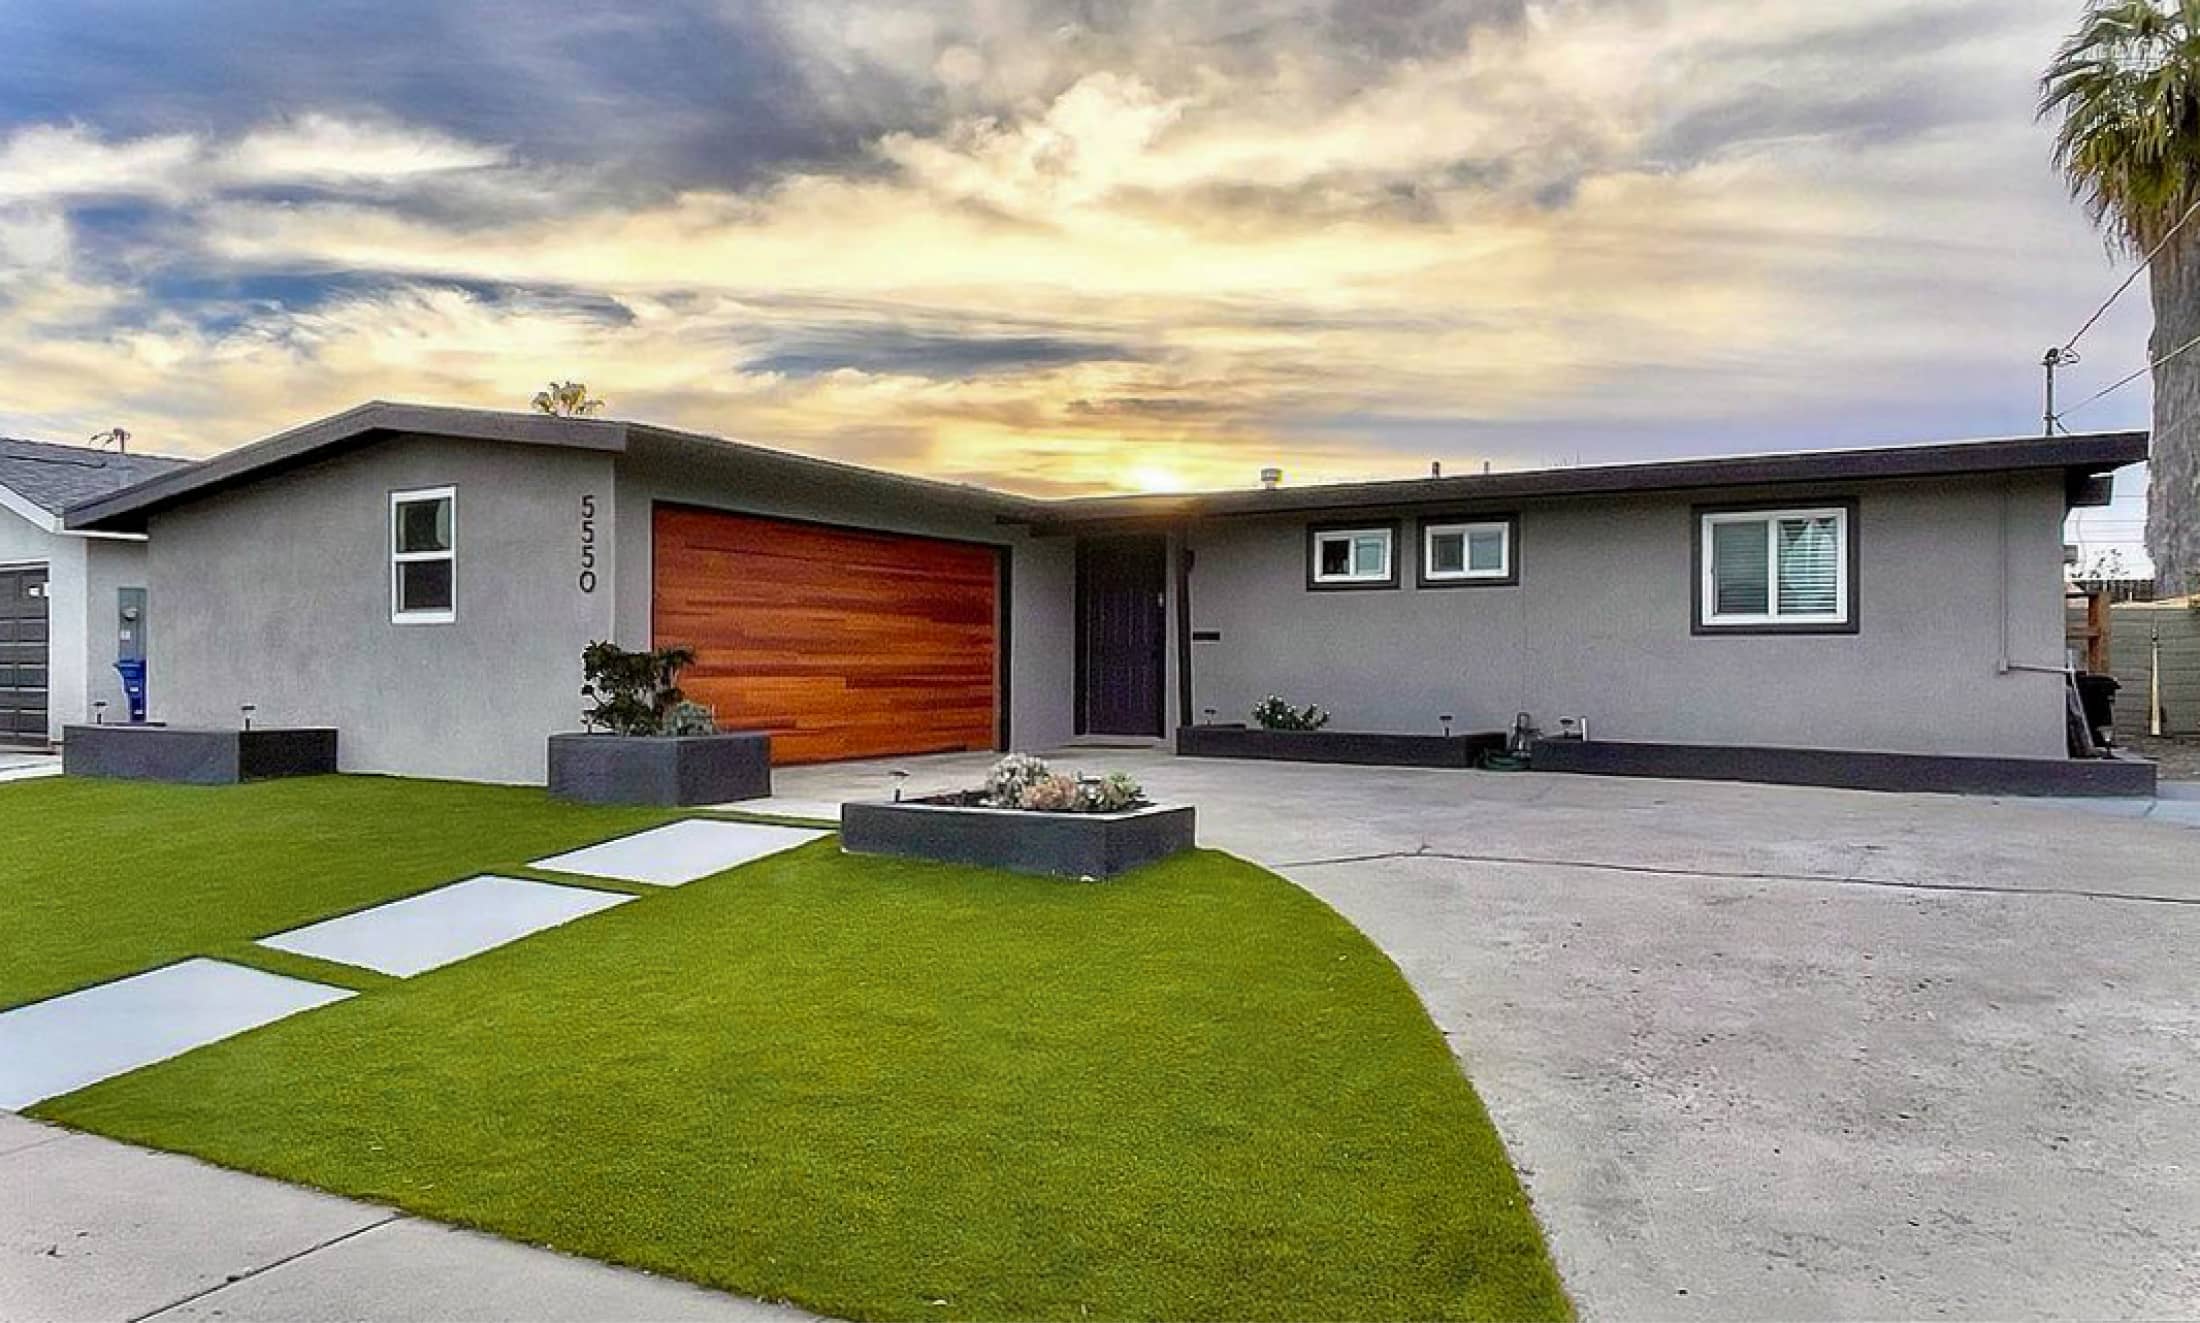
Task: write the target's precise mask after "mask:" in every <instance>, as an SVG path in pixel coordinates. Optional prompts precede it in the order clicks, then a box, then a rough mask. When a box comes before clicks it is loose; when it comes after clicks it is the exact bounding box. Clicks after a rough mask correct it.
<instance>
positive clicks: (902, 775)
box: [887, 767, 909, 804]
mask: <svg viewBox="0 0 2200 1323" xmlns="http://www.w3.org/2000/svg"><path fill="white" fill-rule="evenodd" d="M887 775H888V776H890V777H892V778H894V802H895V803H896V804H899V803H900V802H901V783H902V782H904V781H906V780H908V779H909V773H907V772H905V771H903V770H902V769H900V768H899V767H897V768H895V769H894V770H892V771H890V772H888V773H887Z"/></svg>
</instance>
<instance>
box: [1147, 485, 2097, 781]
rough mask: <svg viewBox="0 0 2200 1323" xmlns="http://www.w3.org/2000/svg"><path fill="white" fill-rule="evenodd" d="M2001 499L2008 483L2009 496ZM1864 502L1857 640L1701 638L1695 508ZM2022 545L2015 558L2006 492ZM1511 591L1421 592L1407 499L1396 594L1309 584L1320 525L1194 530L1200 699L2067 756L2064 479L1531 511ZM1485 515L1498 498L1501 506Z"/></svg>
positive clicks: (1713, 738) (1829, 744) (1226, 705)
mask: <svg viewBox="0 0 2200 1323" xmlns="http://www.w3.org/2000/svg"><path fill="white" fill-rule="evenodd" d="M2005 492H2006V496H2005ZM1832 496H1855V497H1856V498H1857V499H1858V501H1859V506H1858V511H1857V536H1858V537H1859V538H1860V542H1859V544H1858V549H1859V561H1858V575H1859V586H1860V590H1861V604H1860V612H1859V624H1860V628H1859V630H1858V632H1857V633H1855V634H1853V635H1848V634H1842V635H1820V636H1800V637H1798V636H1785V637H1705V636H1698V635H1695V634H1692V633H1691V632H1690V628H1689V623H1690V610H1691V604H1690V585H1691V582H1692V578H1693V574H1694V569H1693V564H1692V559H1691V548H1692V539H1693V538H1694V536H1695V522H1694V518H1693V515H1692V511H1691V506H1692V505H1693V504H1695V503H1697V502H1710V501H1713V500H1716V501H1719V502H1727V501H1735V500H1748V499H1752V498H1755V497H1764V498H1767V499H1771V500H1776V501H1779V502H1782V503H1788V502H1796V503H1807V502H1808V501H1809V500H1811V499H1815V498H1817V497H1832ZM2005 499H2006V501H2007V511H2008V519H2007V528H2008V548H2007V555H2006V565H2004V559H2003V546H2002V530H2003V510H2004V500H2005ZM1517 508H1518V510H1519V513H1520V541H1519V546H1518V548H1517V549H1516V554H1517V556H1518V563H1519V566H1520V582H1519V584H1518V585H1517V586H1514V587H1471V588H1445V589H1416V588H1415V587H1414V586H1413V581H1414V567H1415V563H1416V560H1417V557H1418V551H1419V548H1418V547H1417V546H1415V545H1414V543H1415V535H1414V524H1413V518H1412V512H1402V513H1401V536H1400V539H1399V545H1400V555H1401V560H1400V569H1401V571H1402V572H1401V576H1400V577H1401V581H1402V582H1401V586H1400V587H1399V588H1397V589H1394V590H1389V591H1355V592H1313V591H1309V590H1308V588H1307V586H1306V531H1305V530H1306V525H1307V523H1308V522H1309V521H1308V520H1306V519H1303V518H1292V519H1274V520H1259V519H1256V520H1242V521H1235V522H1230V521H1219V520H1218V521H1212V522H1210V523H1208V524H1206V525H1204V526H1202V527H1201V528H1199V529H1198V530H1196V531H1195V532H1194V534H1193V538H1192V545H1193V547H1194V549H1195V551H1196V555H1197V559H1196V564H1195V568H1194V571H1193V574H1192V590H1191V596H1192V604H1193V606H1192V617H1193V619H1192V624H1193V628H1194V629H1195V630H1220V631H1221V633H1222V638H1221V640H1220V641H1218V642H1204V643H1199V642H1195V643H1194V644H1193V645H1192V655H1193V664H1192V669H1193V677H1194V695H1195V696H1194V706H1195V708H1200V709H1204V708H1209V707H1212V708H1215V709H1217V710H1218V712H1219V714H1220V715H1219V718H1218V719H1220V720H1225V721H1229V720H1239V721H1242V720H1244V719H1245V714H1246V711H1247V710H1248V709H1249V708H1250V707H1251V705H1252V704H1253V703H1254V702H1256V701H1257V700H1258V699H1259V698H1260V697H1261V696H1263V695H1265V694H1268V693H1271V692H1273V693H1280V694H1282V695H1284V696H1285V697H1287V698H1289V699H1291V700H1293V701H1295V702H1299V703H1307V702H1316V703H1320V704H1322V705H1323V706H1325V707H1327V708H1329V709H1330V711H1331V712H1332V713H1333V714H1334V717H1335V719H1334V723H1333V724H1334V725H1335V726H1336V727H1337V728H1339V729H1353V730H1379V731H1434V730H1436V729H1437V718H1438V716H1439V714H1442V713H1450V714H1452V715H1453V716H1454V717H1455V718H1457V721H1456V728H1458V729H1466V730H1473V729H1496V728H1500V727H1505V726H1509V725H1510V724H1511V722H1512V719H1513V715H1514V714H1515V713H1516V712H1522V711H1525V712H1531V713H1533V714H1534V715H1535V718H1536V720H1537V721H1538V722H1539V723H1540V724H1541V725H1543V726H1544V728H1545V729H1546V730H1550V731H1555V730H1556V729H1557V725H1558V718H1559V717H1560V716H1562V715H1563V716H1577V715H1585V716H1587V717H1588V718H1589V720H1590V722H1591V730H1592V733H1593V734H1594V735H1596V736H1597V737H1599V738H1605V739H1618V740H1661V741H1681V742H1694V743H1733V744H1756V745H1797V746H1805V747H1816V748H1858V749H1877V750H1892V751H1914V752H1926V753H1977V754H2003V755H2018V756H2042V757H2053V756H2059V755H2060V754H2061V753H2062V752H2063V717H2062V697H2061V693H2062V690H2061V686H2062V680H2061V677H2060V676H2056V675H2047V674H2039V673H2034V672H2025V671H2010V672H2007V673H1999V672H1998V662H1999V660H2000V658H2001V650H2002V645H2001V598H2000V592H1999V583H2000V582H2001V581H2002V578H2003V576H2006V582H2007V584H2008V588H2009V604H2010V608H2009V621H2010V624H2009V631H2010V644H2009V655H2010V657H2011V659H2012V660H2014V661H2017V662H2028V663H2033V664H2038V665H2060V664H2061V662H2062V660H2063V651H2062V595H2061V594H2062V515H2063V504H2062V488H2061V481H2060V478H2059V476H2058V475H2044V476H2037V477H2033V476H2026V477H2019V478H2011V479H2001V478H1993V479H1977V480H1959V481H1946V482H1935V483H1888V484H1864V485H1859V486H1855V487H1844V488H1838V489H1834V488H1821V489H1805V490H1798V489H1786V490H1781V491H1777V492H1756V493H1750V492H1734V491H1731V490H1728V491H1721V492H1718V493H1715V494H1713V493H1693V494H1691V493H1682V494H1675V495H1666V496H1657V497H1639V498H1627V499H1612V500H1601V501H1575V502H1553V503H1528V504H1523V505H1520V506H1518V507H1517ZM1491 512H1495V511H1494V509H1493V510H1492V511H1491Z"/></svg>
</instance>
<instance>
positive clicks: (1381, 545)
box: [1312, 526, 1397, 586]
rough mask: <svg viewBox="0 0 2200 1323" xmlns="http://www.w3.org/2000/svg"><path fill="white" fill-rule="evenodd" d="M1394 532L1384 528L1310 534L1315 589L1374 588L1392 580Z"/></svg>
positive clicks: (1334, 530) (1336, 530)
mask: <svg viewBox="0 0 2200 1323" xmlns="http://www.w3.org/2000/svg"><path fill="white" fill-rule="evenodd" d="M1395 544H1396V535H1395V532H1394V531H1393V530H1392V529H1390V528H1387V527H1381V526H1375V527H1369V528H1324V529H1317V530H1315V532H1314V566H1313V575H1312V578H1313V581H1314V583H1315V584H1316V585H1336V586H1345V585H1354V584H1357V585H1362V586H1367V585H1375V584H1388V583H1391V582H1393V581H1394V580H1395V577H1396V576H1395V573H1394V567H1395V564H1396V560H1397V547H1396V545H1395Z"/></svg>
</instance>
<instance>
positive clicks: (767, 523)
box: [652, 506, 1000, 764]
mask: <svg viewBox="0 0 2200 1323" xmlns="http://www.w3.org/2000/svg"><path fill="white" fill-rule="evenodd" d="M652 544H653V561H654V569H653V579H654V584H653V588H654V597H653V604H652V629H653V631H654V634H655V638H656V644H657V646H658V647H672V646H675V645H684V646H686V647H690V648H693V649H695V653H696V662H695V665H693V666H691V667H689V668H688V670H687V671H686V672H685V673H684V674H683V676H682V678H681V687H682V688H684V689H686V690H687V692H688V696H689V697H691V698H693V699H694V700H695V701H696V702H699V703H703V704H705V705H707V706H709V707H711V708H712V709H713V710H714V711H715V712H716V713H717V716H718V723H719V724H720V725H721V726H723V727H725V728H727V729H729V730H761V731H767V732H769V733H770V735H771V737H772V761H773V762H775V763H782V764H788V763H811V762H829V761H833V760H837V759H843V758H874V757H884V756H888V755H893V754H915V753H938V752H947V751H960V750H983V749H991V748H993V747H995V744H996V742H997V739H998V723H999V714H1000V694H999V683H1000V680H999V657H1000V652H999V648H1000V639H999V630H1000V586H999V580H1000V566H999V557H998V553H997V552H996V551H995V550H994V549H993V548H991V547H984V546H977V545H973V544H970V543H963V542H949V541H944V540H941V539H937V538H923V537H912V536H907V535H904V534H898V533H874V532H869V531H863V530H856V529H839V528H830V527H825V526H822V525H815V524H803V523H796V522H791V521H788V520H783V519H767V518H763V517H760V516H753V515H736V514H726V513H723V512H721V511H715V510H697V509H690V508H687V507H683V506H659V507H657V510H656V514H655V519H654V525H653V528H652Z"/></svg>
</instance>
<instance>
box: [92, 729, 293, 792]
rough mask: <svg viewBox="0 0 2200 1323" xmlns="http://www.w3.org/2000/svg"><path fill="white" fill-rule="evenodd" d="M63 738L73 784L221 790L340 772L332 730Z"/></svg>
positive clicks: (141, 732) (109, 732) (104, 732)
mask: <svg viewBox="0 0 2200 1323" xmlns="http://www.w3.org/2000/svg"><path fill="white" fill-rule="evenodd" d="M61 737H62V745H61V770H62V772H63V773H64V774H65V775H68V776H108V777H118V778H121V779H124V780H129V781H176V782H181V783H183V784H186V785H200V786H219V785H234V784H235V783H237V782H239V781H266V780H272V779H274V778H276V777H281V776H321V775H324V774H327V773H332V772H334V771H335V770H336V731H335V730H334V729H333V728H331V727H328V726H292V727H274V726H271V727H267V728H265V729H261V730H205V729H198V728H194V727H190V726H120V725H117V726H69V727H66V728H64V729H63V731H62V733H61Z"/></svg>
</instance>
